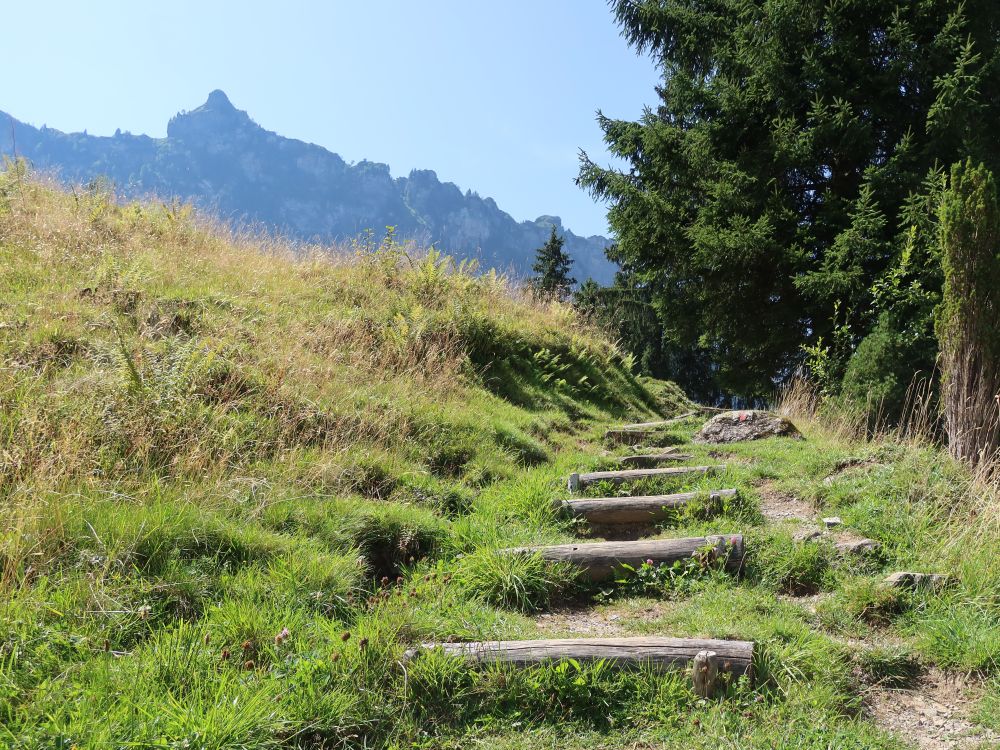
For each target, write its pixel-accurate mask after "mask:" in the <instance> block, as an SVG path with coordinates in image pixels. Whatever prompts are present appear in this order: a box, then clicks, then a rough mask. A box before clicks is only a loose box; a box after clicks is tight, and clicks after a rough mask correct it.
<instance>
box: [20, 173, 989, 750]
mask: <svg viewBox="0 0 1000 750" xmlns="http://www.w3.org/2000/svg"><path fill="white" fill-rule="evenodd" d="M18 182H19V180H18V178H17V176H16V175H14V174H13V173H11V172H9V171H8V172H7V173H3V174H0V291H2V294H0V357H3V360H4V361H5V362H8V363H10V365H11V366H9V367H4V368H0V407H2V408H0V503H2V505H3V508H2V509H3V514H2V516H0V518H2V521H0V585H2V586H3V592H2V594H3V604H2V606H0V628H2V631H0V746H11V747H16V748H25V749H29V748H31V749H34V748H38V749H39V750H40V749H41V748H53V747H56V748H66V749H67V750H68V748H72V747H79V748H84V747H94V748H98V747H101V748H105V747H156V748H180V747H192V748H194V747H197V748H211V749H219V750H222V749H223V748H226V749H236V748H333V747H338V748H339V747H357V748H362V747H365V748H368V747H379V748H402V747H455V748H458V747H468V746H469V745H471V744H476V743H484V742H488V743H490V744H491V745H494V746H496V747H497V748H520V747H542V746H544V747H553V748H561V747H567V748H568V747H574V748H578V747H579V748H597V747H609V746H611V747H618V746H629V745H631V744H636V743H639V744H642V743H646V744H653V745H656V746H662V747H676V748H701V747H704V748H709V747H711V748H717V747H719V746H720V745H721V746H731V747H741V748H744V747H745V748H750V749H754V748H774V747H781V748H793V747H794V748H800V747H802V748H829V747H838V748H841V747H844V748H895V747H901V745H900V744H899V743H898V742H896V741H895V740H893V739H892V738H891V737H889V736H888V735H886V734H884V733H882V732H881V731H880V730H879V729H878V728H877V727H875V726H873V725H872V724H871V722H870V721H869V720H867V719H865V718H864V716H863V714H861V713H860V708H861V701H862V694H863V691H864V690H865V689H867V687H868V686H869V685H872V684H884V685H889V686H903V685H906V684H911V683H912V681H914V680H916V679H919V677H918V675H919V673H920V671H921V670H922V669H924V668H925V667H927V666H928V665H931V664H936V665H938V666H940V667H942V668H947V669H952V668H953V669H958V670H971V671H975V672H977V673H979V674H981V675H982V676H983V677H984V678H985V679H986V681H987V685H988V689H987V692H986V695H985V697H984V698H983V700H982V702H981V704H980V706H979V709H978V711H979V714H978V715H979V716H980V720H981V721H982V722H984V723H990V722H993V723H994V724H995V720H994V719H992V718H991V716H992V714H991V712H992V711H994V708H995V707H996V705H998V698H997V695H998V693H997V688H996V680H997V679H998V674H1000V670H998V663H997V662H998V658H1000V626H998V625H997V624H996V623H997V622H1000V619H998V617H997V613H998V603H1000V573H997V572H996V566H994V565H993V563H992V560H993V554H992V553H993V550H992V545H991V544H989V543H988V541H987V540H986V538H985V535H983V536H976V535H971V534H968V533H967V534H966V535H965V536H962V534H961V532H962V530H964V529H966V528H967V527H968V526H969V525H970V524H969V523H968V519H969V518H970V517H971V516H970V513H971V510H970V508H969V506H968V505H967V504H966V503H967V498H968V497H969V493H968V486H969V485H968V477H967V476H966V475H965V474H964V473H963V472H962V470H961V469H960V468H958V467H956V466H954V465H953V464H952V463H951V462H950V461H949V460H948V459H947V458H946V457H945V456H943V455H942V454H941V453H940V452H939V451H937V450H935V449H933V448H929V447H925V446H919V445H913V444H906V443H903V442H900V441H891V440H884V441H880V442H875V443H865V442H863V441H859V440H857V439H854V438H850V437H845V436H844V435H842V434H838V433H836V432H833V431H831V430H828V429H826V428H824V427H823V426H822V425H821V424H817V423H814V422H812V421H808V420H807V421H804V422H802V423H800V427H801V428H802V429H803V432H804V433H805V435H806V440H804V441H791V440H784V439H777V440H767V441H761V442H758V443H754V444H747V445H739V444H738V445H732V446H725V447H722V448H712V447H709V446H700V445H691V444H690V442H689V441H690V438H691V435H692V434H693V432H694V431H695V430H696V429H697V427H698V426H699V422H700V420H699V419H689V420H686V421H684V422H682V423H679V424H675V425H671V426H670V428H669V429H667V430H664V431H662V434H660V435H657V436H656V437H655V438H654V439H652V440H651V442H652V443H656V444H662V445H666V444H682V445H684V451H685V452H690V453H692V454H693V455H694V457H695V458H694V463H699V464H701V463H720V462H724V463H728V469H727V470H726V471H725V472H724V473H722V474H721V475H713V476H706V477H685V478H674V479H669V480H661V481H649V482H642V483H636V484H634V485H631V486H628V487H612V486H596V487H593V488H589V489H588V494H592V495H599V494H652V493H665V492H679V491H698V492H706V493H707V492H708V491H709V490H712V489H717V488H721V487H733V488H736V489H737V490H738V496H737V497H736V498H731V499H726V500H725V501H724V502H723V503H722V505H721V507H715V508H707V507H705V506H704V505H698V506H697V507H695V508H693V509H692V510H691V511H690V512H683V513H678V514H677V515H676V516H675V517H673V518H671V519H669V520H668V521H667V522H665V523H664V524H662V526H661V528H659V529H652V530H651V533H653V534H654V535H660V536H664V537H667V536H670V537H681V536H695V535H704V534H730V533H743V534H744V536H745V538H746V543H747V551H748V554H747V560H746V563H745V565H744V568H743V570H742V571H740V573H739V574H733V573H730V572H725V571H718V570H708V571H695V573H697V574H694V573H692V574H691V575H686V576H685V577H684V580H683V582H682V584H683V585H678V584H677V582H676V581H675V580H673V579H672V580H671V581H670V583H669V585H667V583H666V582H665V581H658V582H654V583H656V584H657V585H645V584H643V585H641V586H640V585H638V584H636V585H632V584H629V585H626V586H624V587H616V586H615V585H611V586H610V595H609V587H608V586H604V587H595V586H587V585H586V584H584V583H582V582H581V581H579V580H577V578H576V576H575V571H573V570H572V569H569V568H567V567H565V566H554V565H551V564H546V563H544V562H543V561H541V560H540V559H539V558H538V557H533V556H530V555H522V556H517V555H506V554H505V555H501V554H498V552H497V551H498V550H500V549H502V548H505V547H512V546H520V545H528V544H544V543H562V542H569V541H573V540H578V539H579V538H580V532H581V531H585V529H583V528H582V527H580V526H579V525H577V524H574V523H573V522H572V521H571V520H570V519H568V518H566V517H565V516H564V515H563V514H562V513H561V512H560V510H559V507H558V501H559V500H562V499H565V498H566V497H567V496H568V493H567V491H566V487H565V482H566V477H567V475H568V474H569V473H570V472H572V471H586V470H591V469H595V468H598V467H602V466H609V465H611V464H612V463H613V461H614V457H615V456H620V455H625V454H627V453H630V452H632V449H630V448H626V447H615V448H613V449H611V453H613V455H612V456H605V455H602V451H604V450H608V447H607V446H604V445H603V441H602V437H603V431H604V429H605V428H606V427H608V426H610V425H613V424H616V423H621V422H626V421H643V420H647V419H654V418H656V417H657V415H663V416H671V415H673V414H677V413H681V412H684V411H688V410H689V408H690V404H689V403H688V402H687V400H686V399H685V398H684V396H683V394H681V393H680V392H679V391H678V390H677V388H676V386H674V385H672V384H669V383H660V382H656V381H651V380H648V379H642V378H636V377H634V376H633V375H632V374H631V373H630V372H629V370H628V367H627V362H626V360H627V358H625V357H623V356H621V354H620V353H618V352H617V350H616V349H615V347H614V345H613V344H612V343H611V342H609V341H607V340H606V339H605V338H604V337H603V335H602V334H601V333H600V332H599V331H596V330H594V329H593V328H591V327H590V326H589V325H588V324H587V322H586V321H583V320H580V319H579V318H578V316H577V315H576V314H575V313H574V311H573V310H572V309H571V308H569V307H567V306H564V305H560V304H556V303H548V302H542V301H538V300H534V299H531V298H528V297H525V296H524V295H523V294H522V293H521V292H520V291H519V290H518V289H517V288H515V287H513V286H512V285H511V284H509V283H508V282H507V281H505V280H504V279H502V278H500V277H498V276H496V275H495V274H485V275H481V276H472V275H470V274H468V273H467V272H466V271H465V270H464V269H462V268H459V267H457V266H456V265H455V264H454V263H452V262H451V261H449V260H448V259H447V258H445V257H443V256H440V255H438V254H434V253H430V254H422V255H418V254H407V252H405V251H404V248H402V247H400V246H399V245H397V244H395V243H393V242H387V243H385V244H384V245H383V247H381V248H380V249H379V250H378V251H377V252H375V253H361V254H357V253H354V252H353V251H352V250H351V249H347V250H344V251H342V252H339V253H338V254H334V255H332V256H328V255H322V254H316V253H307V254H306V255H304V256H302V257H299V258H293V257H291V255H290V253H289V248H288V247H287V246H285V245H283V244H281V243H280V242H277V241H272V240H266V239H260V238H248V237H233V236H229V235H226V234H225V233H223V232H220V231H218V230H216V229H213V228H211V227H206V226H205V225H204V224H203V223H200V222H199V221H198V220H197V219H196V218H192V217H191V216H190V215H189V212H188V211H187V209H179V208H177V207H173V206H156V205H129V206H116V205H115V204H114V203H113V202H112V201H110V200H109V198H108V196H106V195H103V194H101V193H100V192H98V191H78V192H77V194H76V195H68V194H65V193H61V192H59V191H58V190H54V189H52V188H50V187H48V186H46V185H45V184H44V183H41V182H38V181H34V180H30V179H29V180H28V181H27V182H24V183H23V184H20V185H19V184H18ZM22 195H23V200H22V197H21V196H22ZM13 196H16V198H13ZM713 452H716V453H721V454H723V457H722V458H719V457H718V456H717V455H713ZM847 464H851V467H850V468H847V469H844V466H845V465H847ZM765 484H767V486H768V487H770V488H771V489H777V490H778V491H781V492H785V493H788V494H791V495H795V496H796V497H798V498H801V499H803V500H805V501H807V502H810V503H814V504H815V505H816V506H817V507H819V508H820V509H821V510H820V512H821V514H822V515H832V514H838V515H841V517H842V518H844V520H845V523H846V524H847V525H848V526H849V527H851V528H852V529H853V530H854V531H855V532H856V533H859V534H864V535H867V536H870V537H871V538H873V539H876V540H877V541H879V542H880V543H881V544H882V552H881V553H880V554H879V555H876V556H872V557H870V558H865V559H859V560H852V561H845V560H843V559H842V558H841V557H839V556H838V555H837V554H836V553H835V551H834V548H833V545H832V544H831V543H828V542H820V543H815V542H814V543H810V542H801V541H797V540H796V539H795V536H794V534H795V531H796V527H795V524H793V523H785V524H779V525H769V524H767V523H765V519H764V517H763V515H762V514H761V511H760V501H761V498H762V493H763V492H764V491H765V486H764V485H765ZM813 526H815V524H813ZM956 540H957V541H956ZM904 567H905V568H908V569H914V570H928V571H936V572H944V573H948V574H950V575H951V576H953V578H954V580H955V585H954V586H953V587H951V588H949V589H947V590H945V591H942V592H939V593H934V592H914V593H900V592H890V591H887V590H886V589H884V587H881V586H879V584H878V582H879V580H880V579H881V577H883V576H884V575H885V574H886V573H887V572H889V571H891V570H896V569H901V568H904ZM660 584H662V585H660ZM637 592H641V593H637ZM807 595H808V596H807ZM812 596H815V597H816V598H815V599H811V598H810V597H812ZM602 602H603V603H602ZM810 602H811V604H810ZM567 607H568V608H570V609H569V611H576V612H578V613H580V614H581V615H583V614H589V615H593V616H595V617H599V618H603V619H604V621H605V622H607V623H612V625H611V627H613V628H615V629H616V630H617V632H622V633H632V634H644V633H645V634H657V635H677V636H701V637H706V636H707V637H720V638H739V639H751V640H754V641H756V643H757V660H756V664H755V667H756V675H757V679H756V680H755V681H754V682H753V683H752V684H751V683H749V682H747V681H740V682H736V683H732V684H730V685H728V686H727V688H726V690H725V692H724V693H723V694H720V695H719V696H718V697H716V698H714V699H712V700H709V701H702V700H698V699H697V698H696V697H695V696H694V695H693V694H692V692H691V690H690V687H689V685H688V680H687V678H686V677H685V675H683V674H668V675H659V674H654V673H652V672H650V671H648V670H644V669H638V670H631V671H630V670H624V671H621V670H615V669H611V668H610V667H609V665H607V664H574V663H571V662H565V663H562V664H553V665H547V666H542V667H536V668H532V669H528V670H513V669H510V668H505V667H499V666H493V667H488V668H482V669H468V668H466V667H465V666H464V665H463V664H462V663H461V662H459V661H457V660H455V659H450V658H445V657H443V656H442V655H441V654H440V653H437V652H434V651H425V652H423V653H422V654H421V655H420V656H419V657H418V658H416V659H414V660H412V661H404V660H403V658H402V657H403V653H404V651H406V650H407V649H408V648H411V647H413V646H415V645H417V644H421V643H426V642H431V641H447V640H461V641H465V640H491V639H502V638H533V637H543V636H545V637H547V636H551V635H552V633H551V631H549V630H546V629H545V620H544V618H541V617H539V616H538V615H540V614H546V613H547V612H548V611H549V610H553V609H565V608H567ZM611 618H614V619H611ZM577 634H579V633H577ZM864 639H868V640H870V641H871V643H869V644H867V645H865V644H861V645H859V644H858V641H863V640H864ZM883 641H890V642H892V644H893V645H890V646H885V645H882V642H883ZM897 641H898V642H899V645H898V646H897V645H895V644H896V642H897Z"/></svg>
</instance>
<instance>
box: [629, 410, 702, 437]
mask: <svg viewBox="0 0 1000 750" xmlns="http://www.w3.org/2000/svg"><path fill="white" fill-rule="evenodd" d="M697 414H698V412H696V411H689V412H687V413H686V414H681V415H679V416H676V417H671V418H670V419H661V420H660V421H658V422H636V423H635V424H623V425H622V426H621V427H619V428H618V429H619V430H630V431H633V432H635V431H638V432H649V431H651V430H657V429H659V428H661V427H667V426H669V425H672V424H677V423H678V422H683V421H684V420H685V419H689V418H691V417H693V416H695V415H697Z"/></svg>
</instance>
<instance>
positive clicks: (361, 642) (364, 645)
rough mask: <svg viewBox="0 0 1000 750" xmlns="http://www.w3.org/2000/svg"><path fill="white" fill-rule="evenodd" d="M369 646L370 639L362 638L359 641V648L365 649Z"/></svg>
mask: <svg viewBox="0 0 1000 750" xmlns="http://www.w3.org/2000/svg"><path fill="white" fill-rule="evenodd" d="M367 647H368V639H367V638H362V639H361V640H359V641H358V648H359V649H361V650H362V651H364V650H365V649H366V648H367Z"/></svg>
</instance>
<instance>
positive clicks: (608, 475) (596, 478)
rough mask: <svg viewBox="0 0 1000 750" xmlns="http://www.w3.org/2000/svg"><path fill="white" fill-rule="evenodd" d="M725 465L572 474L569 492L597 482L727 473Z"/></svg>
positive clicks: (620, 481) (621, 481)
mask: <svg viewBox="0 0 1000 750" xmlns="http://www.w3.org/2000/svg"><path fill="white" fill-rule="evenodd" d="M725 470H726V466H725V464H722V465H716V466H677V467H674V468H670V469H624V470H622V471H592V472H590V473H589V474H570V475H569V483H568V486H569V491H570V492H576V491H577V490H579V489H580V488H581V487H586V486H587V485H588V484H594V483H596V482H612V483H614V484H622V483H623V482H633V481H636V480H638V479H665V478H666V477H670V476H684V475H686V474H709V473H711V472H714V471H725Z"/></svg>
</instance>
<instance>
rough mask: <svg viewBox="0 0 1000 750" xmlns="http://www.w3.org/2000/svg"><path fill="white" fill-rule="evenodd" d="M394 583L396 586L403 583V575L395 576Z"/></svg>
mask: <svg viewBox="0 0 1000 750" xmlns="http://www.w3.org/2000/svg"><path fill="white" fill-rule="evenodd" d="M396 585H397V586H402V585H403V576H396Z"/></svg>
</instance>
